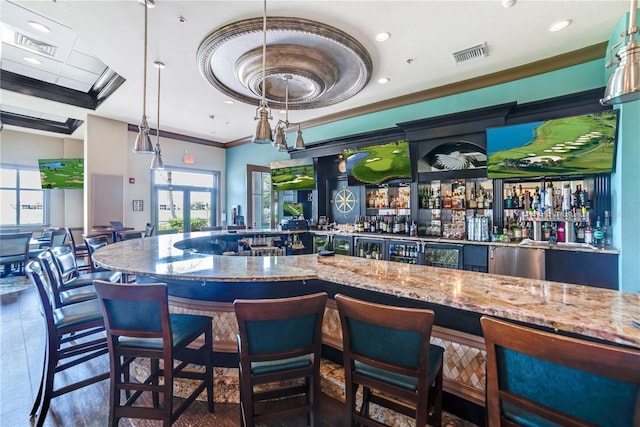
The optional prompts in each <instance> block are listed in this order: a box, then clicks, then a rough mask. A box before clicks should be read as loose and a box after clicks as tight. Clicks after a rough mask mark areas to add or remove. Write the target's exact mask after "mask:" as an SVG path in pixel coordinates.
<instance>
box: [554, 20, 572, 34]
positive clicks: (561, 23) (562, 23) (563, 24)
mask: <svg viewBox="0 0 640 427" xmlns="http://www.w3.org/2000/svg"><path fill="white" fill-rule="evenodd" d="M571 22H572V21H571V19H565V20H564V21H558V22H556V23H555V24H553V25H552V26H550V27H549V31H551V32H552V33H555V32H556V31H560V30H564V29H565V28H567V27H568V26H569V24H571Z"/></svg>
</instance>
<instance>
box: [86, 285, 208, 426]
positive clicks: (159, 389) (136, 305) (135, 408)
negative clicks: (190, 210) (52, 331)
mask: <svg viewBox="0 0 640 427" xmlns="http://www.w3.org/2000/svg"><path fill="white" fill-rule="evenodd" d="M94 287H95V289H96V292H97V294H98V299H99V301H100V303H101V306H102V310H103V313H104V319H105V327H106V331H107V342H108V345H109V356H110V360H111V363H110V365H111V375H110V385H111V388H110V392H109V402H110V403H109V424H110V425H111V426H117V425H118V421H119V420H120V418H144V419H152V420H162V425H163V426H164V427H168V426H170V425H171V424H173V423H174V422H175V421H176V420H177V419H178V417H180V415H181V414H182V413H183V412H184V411H185V410H186V409H187V408H188V407H189V405H190V404H191V403H192V402H193V401H194V400H195V399H196V398H197V397H198V396H199V395H200V393H202V392H203V391H204V390H205V389H206V391H207V404H208V409H209V412H213V409H214V407H213V362H212V345H213V333H212V330H211V323H212V320H213V319H212V318H211V317H208V316H197V315H192V314H177V313H171V314H169V301H168V295H167V285H166V284H164V283H154V284H145V285H135V286H131V285H126V284H116V283H109V282H104V281H101V280H96V281H95V282H94ZM200 338H203V339H200ZM192 347H193V348H192ZM136 359H149V360H150V368H151V372H150V374H149V376H148V377H147V378H146V379H145V380H143V381H141V382H137V381H130V380H129V377H128V370H129V365H130V364H131V362H133V361H134V360H136ZM161 360H162V368H161V367H160V361H161ZM176 360H179V361H180V362H179V363H176ZM190 364H197V365H203V366H204V372H194V371H187V370H185V368H186V367H187V366H188V365H190ZM160 377H163V382H162V384H160V381H159V379H160ZM176 378H189V379H192V380H195V381H198V386H197V387H196V388H195V389H193V390H192V391H191V392H190V394H189V396H188V397H187V398H186V399H185V400H184V401H183V402H182V403H181V404H180V405H178V407H177V408H176V409H175V410H174V409H173V388H174V379H176ZM122 391H124V392H125V397H126V399H125V400H124V402H123V401H122V393H121V392H122ZM131 392H133V393H131ZM145 392H146V393H151V395H152V401H153V407H150V406H142V405H141V404H140V403H138V404H136V405H134V404H135V403H136V402H138V399H139V398H140V396H142V395H143V393H145ZM160 393H162V404H160V396H159V395H160Z"/></svg>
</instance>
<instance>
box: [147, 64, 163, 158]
mask: <svg viewBox="0 0 640 427" xmlns="http://www.w3.org/2000/svg"><path fill="white" fill-rule="evenodd" d="M153 65H155V66H156V67H157V68H158V121H157V122H156V123H157V125H158V128H157V129H158V130H157V132H156V136H157V139H156V148H155V150H154V153H153V159H151V167H150V169H155V170H164V162H163V161H162V152H161V150H160V70H162V69H163V68H164V67H165V65H164V63H163V62H160V61H155V62H154V63H153Z"/></svg>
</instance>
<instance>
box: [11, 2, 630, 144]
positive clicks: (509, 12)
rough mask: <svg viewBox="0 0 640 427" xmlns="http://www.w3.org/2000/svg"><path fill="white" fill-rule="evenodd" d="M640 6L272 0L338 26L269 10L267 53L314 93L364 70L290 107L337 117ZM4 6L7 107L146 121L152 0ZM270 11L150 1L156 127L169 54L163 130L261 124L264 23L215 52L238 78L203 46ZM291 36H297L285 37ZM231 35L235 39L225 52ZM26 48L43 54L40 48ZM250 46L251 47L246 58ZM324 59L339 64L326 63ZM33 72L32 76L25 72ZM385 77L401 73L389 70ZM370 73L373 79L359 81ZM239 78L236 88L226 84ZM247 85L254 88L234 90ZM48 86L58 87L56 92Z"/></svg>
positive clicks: (571, 37) (226, 130) (473, 73)
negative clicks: (291, 24) (145, 1)
mask: <svg viewBox="0 0 640 427" xmlns="http://www.w3.org/2000/svg"><path fill="white" fill-rule="evenodd" d="M628 7H629V2H628V1H627V0H579V1H564V0H554V1H536V0H518V1H517V2H516V3H515V5H514V6H513V7H510V8H505V7H503V1H501V0H491V1H482V0H478V1H461V0H447V1H445V0H440V1H426V0H425V1H417V0H416V1H391V0H389V1H366V0H360V1H350V0H346V1H328V0H327V1H312V0H305V1H293V0H284V1H283V0H269V1H268V2H267V15H268V17H271V21H272V23H273V24H274V25H275V24H276V23H277V22H283V19H282V17H284V18H295V20H293V21H295V22H296V23H300V22H302V23H306V22H308V21H313V22H316V23H318V26H317V27H318V28H322V29H323V31H324V29H325V27H329V33H327V34H332V35H331V36H327V34H321V35H320V36H317V34H315V33H314V32H313V31H311V37H310V36H309V35H308V34H307V33H308V31H306V30H307V27H304V25H303V27H302V29H296V31H297V32H295V31H294V33H293V34H292V35H289V37H288V38H287V34H285V35H284V36H282V34H278V33H277V31H278V29H277V28H273V27H269V23H270V20H269V18H268V19H267V27H268V32H267V45H269V44H270V37H271V45H273V44H275V43H279V44H280V45H286V47H284V48H280V49H276V50H272V51H271V52H275V53H271V55H272V56H271V57H270V56H269V55H270V51H269V50H268V51H267V59H268V61H269V60H270V61H272V62H273V61H276V62H277V61H285V62H286V61H288V62H289V64H294V65H296V64H297V65H299V64H300V63H302V62H304V65H303V66H302V68H303V69H302V71H300V72H299V74H300V76H302V77H299V76H298V77H299V78H298V79H297V80H296V79H295V78H294V80H293V81H295V82H296V85H297V86H295V87H292V91H293V92H292V93H302V94H303V95H300V96H301V98H300V99H303V98H304V96H306V95H304V93H306V92H305V90H307V91H308V92H309V93H315V92H317V91H318V90H324V89H323V88H325V87H329V86H331V85H332V84H333V82H334V80H336V79H335V77H336V76H340V75H348V73H354V70H355V74H354V75H353V76H351V77H349V78H348V79H346V82H345V80H344V79H343V80H342V81H339V83H340V84H342V85H344V86H345V87H347V88H349V89H348V90H351V88H352V87H354V86H357V90H355V93H349V96H343V97H338V102H337V103H335V102H333V101H332V102H326V103H323V102H316V103H315V104H313V105H309V106H304V105H302V106H301V105H297V106H293V107H294V108H291V109H290V111H289V120H290V121H291V122H295V123H298V122H301V123H302V127H303V129H304V127H305V125H309V124H318V123H323V122H327V121H330V120H334V119H336V118H337V117H340V115H341V114H349V115H357V114H358V112H359V111H363V110H367V111H373V110H375V109H377V108H379V107H378V106H381V105H384V101H385V100H389V99H395V100H397V98H398V97H403V96H411V94H416V93H420V92H423V91H427V90H429V89H433V88H437V87H442V86H446V85H451V84H454V83H456V82H459V81H462V80H467V79H472V78H476V77H480V76H485V75H489V74H491V73H495V72H499V71H503V70H506V69H509V68H513V67H518V66H523V65H526V64H530V63H534V62H536V61H540V60H543V59H546V58H550V57H556V56H559V55H560V56H561V55H563V54H566V53H568V52H572V51H576V50H579V49H582V48H586V47H588V46H593V45H596V44H600V43H602V42H605V41H607V40H608V39H609V37H610V36H611V33H612V31H613V29H614V27H615V25H616V23H617V22H618V21H619V20H620V18H621V17H622V16H623V15H624V13H625V12H627V11H628ZM0 8H1V9H0V12H1V15H2V25H3V26H2V37H3V39H2V40H3V42H2V51H1V52H2V64H1V65H2V78H3V82H2V92H1V95H2V98H1V103H2V110H3V117H4V112H12V114H14V115H15V114H19V115H30V114H31V115H34V116H38V117H45V118H47V119H48V120H51V121H54V122H55V121H57V122H58V123H65V126H67V125H69V120H71V121H74V120H76V121H78V122H79V123H75V122H74V123H75V124H76V125H77V128H76V129H72V130H70V132H67V133H70V134H71V135H72V137H77V138H82V137H83V133H82V132H83V126H82V122H83V121H84V120H85V119H86V115H87V114H95V115H98V116H103V117H106V118H111V119H115V120H120V121H124V122H126V123H130V124H134V125H137V124H139V123H140V119H141V116H142V95H143V87H142V86H143V34H144V7H143V5H142V3H141V2H139V1H136V0H126V1H117V0H108V1H106V0H105V1H100V0H93V1H70V0H69V1H67V0H57V1H51V0H42V1H39V0H30V1H11V2H9V1H7V0H2V3H1V4H0ZM262 11H263V2H262V1H250V0H246V1H245V0H229V1H178V0H155V7H154V8H152V9H149V12H148V70H147V115H148V116H149V122H150V126H151V127H152V128H156V127H157V124H156V122H155V120H154V117H155V115H156V111H157V70H156V68H154V67H153V62H154V61H162V62H164V63H165V64H166V68H165V69H164V70H163V71H162V87H161V91H162V92H161V101H162V104H161V106H160V108H161V117H162V118H161V125H160V128H161V129H162V130H163V131H167V132H173V133H179V134H183V135H188V136H192V137H195V138H200V139H203V140H207V141H211V143H213V144H214V145H222V144H229V143H231V144H237V143H240V142H243V141H246V140H247V139H248V138H249V137H250V136H251V135H252V134H253V132H254V130H255V124H256V122H255V121H254V120H253V117H254V115H255V110H256V107H257V106H258V104H259V95H260V93H259V91H260V86H259V84H258V85H256V82H255V75H256V73H255V70H252V69H248V68H251V67H254V68H255V66H256V65H255V64H256V58H258V59H260V58H261V56H260V55H256V52H258V53H260V49H261V46H262V32H261V27H259V28H258V30H257V31H256V30H255V28H254V29H253V30H251V31H248V32H244V33H243V32H240V36H238V37H244V38H245V39H246V40H244V39H243V41H242V43H240V44H239V45H240V48H241V49H242V52H237V51H236V52H233V53H232V52H231V50H233V48H236V50H237V49H239V48H238V47H237V45H233V44H232V45H231V48H229V47H227V46H224V45H223V46H222V48H223V49H220V50H218V52H222V53H223V54H224V55H223V56H221V57H218V58H214V59H211V58H209V60H210V62H209V64H210V72H211V73H212V74H211V75H215V74H216V73H219V75H220V76H224V78H225V79H231V81H227V82H226V83H225V82H222V85H223V86H224V87H221V86H220V85H216V84H214V83H212V79H211V75H209V76H207V75H206V72H205V71H203V66H202V64H201V61H202V59H203V56H202V50H200V51H199V49H201V46H203V42H205V41H206V40H207V39H208V38H209V39H211V37H212V36H213V37H214V39H215V35H216V31H219V30H220V29H221V28H224V27H225V26H231V27H232V28H235V27H233V24H235V23H237V22H241V21H243V20H250V21H251V20H253V21H257V22H260V23H261V17H262ZM276 17H280V18H277V19H276ZM565 19H569V20H571V24H570V25H569V26H568V27H567V28H565V29H564V30H562V31H558V32H550V31H549V27H550V26H551V25H552V24H554V23H556V22H557V21H560V20H565ZM30 21H31V22H39V23H41V24H43V25H45V26H46V27H47V28H48V29H49V32H46V33H43V32H41V31H39V30H37V29H35V28H33V27H32V26H30V25H29V22H30ZM284 21H286V19H284ZM311 27H313V29H315V28H316V26H315V25H312V26H311ZM296 28H297V27H296ZM331 28H333V29H335V31H332V30H331ZM381 32H388V33H389V34H390V37H389V39H388V40H386V41H382V42H379V41H376V35H377V34H378V33H381ZM16 34H18V35H17V36H16ZM247 34H248V35H247ZM342 34H344V35H345V37H346V38H349V39H353V40H355V41H356V42H357V47H354V46H355V45H351V44H349V43H344V40H345V38H344V37H342V36H341V35H342ZM236 36H237V35H236ZM236 36H233V37H236ZM278 37H280V39H282V40H284V41H283V42H279V41H278V40H279V39H278ZM314 37H315V38H314ZM301 43H302V44H306V45H308V48H309V49H310V50H305V51H304V52H314V53H312V54H308V56H314V58H315V59H314V58H310V59H309V60H308V61H301V60H300V59H296V55H299V54H300V52H299V51H298V50H297V48H295V46H296V45H297V44H301ZM331 44H338V45H339V48H338V49H334V51H336V52H338V55H342V53H341V52H339V50H341V49H345V48H344V47H343V46H344V45H346V46H347V48H346V50H348V51H350V52H357V54H356V55H355V56H353V57H352V58H351V59H350V60H349V61H346V62H345V61H343V59H342V56H340V57H339V58H337V59H335V60H334V59H329V60H326V59H325V56H323V55H329V56H328V57H329V58H331V55H330V54H327V53H326V49H325V47H326V46H327V45H331ZM289 46H294V49H293V50H291V48H290V47H289ZM474 47H476V48H478V50H476V51H475V52H474V53H472V54H470V55H468V57H469V58H471V60H468V61H463V62H459V63H456V61H455V60H454V56H453V54H454V53H455V52H460V51H463V50H465V49H467V48H474ZM225 48H226V49H231V50H229V51H228V52H225V50H224V49H225ZM360 48H362V50H363V51H364V52H365V53H366V55H365V56H363V55H362V54H361V52H360V51H359V49H360ZM270 49H272V47H270ZM274 49H275V48H274ZM329 51H331V48H329ZM252 52H253V53H252ZM245 54H246V55H245ZM305 54H306V53H305ZM243 55H245V56H243ZM602 55H603V56H604V51H603V52H602ZM27 57H34V58H35V59H36V60H37V61H36V62H40V63H39V64H38V63H33V61H32V62H31V63H30V62H27V60H26V59H25V58H27ZM241 57H243V58H244V59H242V60H239V59H238V58H241ZM247 58H248V59H247ZM298 58H300V57H299V56H298ZM317 58H319V59H317ZM363 58H364V59H363ZM323 61H324V62H326V63H327V64H328V63H329V62H331V63H332V64H333V65H327V67H323V66H321V64H322V63H323ZM354 61H355V62H357V61H362V62H361V63H362V64H363V65H357V66H356V67H355V68H353V62H354ZM367 61H369V62H367ZM239 64H240V65H239ZM247 64H248V65H247ZM309 64H311V65H309ZM349 64H350V65H349ZM297 65H296V66H291V67H293V69H294V72H298V71H299V69H298V68H297ZM216 67H220V68H218V69H216ZM270 67H272V68H273V70H275V71H274V72H273V77H274V79H273V82H274V84H276V85H277V82H278V79H279V78H281V74H287V73H289V72H290V71H287V70H290V69H291V67H289V66H288V67H289V68H286V67H285V68H286V70H285V68H282V67H281V66H280V64H279V63H271V64H270ZM309 67H312V68H313V70H316V69H320V70H321V73H320V74H322V75H321V77H319V78H316V77H317V76H315V75H309V76H308V75H307V74H305V73H307V68H309ZM349 67H351V68H349ZM283 70H284V71H283ZM258 71H261V70H258ZM243 73H244V74H243ZM314 73H315V71H314ZM314 73H311V74H314ZM362 73H365V75H364V77H363V74H362ZM603 73H604V70H603ZM267 74H270V71H268V73H267ZM24 76H26V77H28V79H27V80H21V79H22V78H24ZM242 76H244V78H245V81H244V82H243V81H242V78H243V77H242ZM294 77H295V76H294ZM383 78H386V79H388V82H387V83H385V84H382V83H379V82H378V81H379V80H380V79H383ZM30 79H34V81H36V82H37V81H40V82H45V83H47V85H45V88H46V89H47V90H45V91H44V92H38V90H36V89H38V88H39V87H40V85H38V84H36V85H35V86H34V87H35V89H33V87H31V86H30V85H29V84H27V83H25V82H32V80H30ZM234 79H236V80H234ZM252 79H253V80H252ZM358 79H360V81H359V83H362V84H359V85H354V84H353V83H354V82H357V81H358ZM9 80H11V83H12V85H9V84H8V83H9ZM214 80H215V79H214ZM16 82H17V83H16ZM268 83H269V82H268ZM243 84H246V85H247V86H246V87H248V88H247V90H244V88H245V86H243ZM238 85H240V86H238ZM309 85H310V86H309ZM313 85H316V86H313ZM233 86H237V88H234V87H233ZM21 87H22V89H20V88H21ZM227 87H231V89H230V90H226V89H227ZM267 87H268V88H269V87H270V86H269V84H268V85H267ZM318 88H320V89H318ZM234 91H237V92H241V93H242V96H234ZM276 92H277V93H278V94H279V95H273V97H274V99H273V102H272V104H273V107H274V108H273V116H274V121H273V123H274V124H275V121H276V120H277V119H278V118H284V114H283V113H282V112H281V111H280V109H279V108H281V107H282V98H281V94H282V88H281V87H280V89H278V90H277V91H274V93H276ZM55 93H58V95H59V96H57V97H56V96H55ZM268 93H269V92H268ZM34 94H35V95H38V96H33V95H34ZM47 94H48V95H47ZM52 94H53V95H52ZM73 94H76V95H81V96H80V98H82V97H83V96H84V101H83V102H84V103H83V102H80V103H78V102H76V103H75V104H74V102H73V100H72V99H71V98H74V96H72V95H73ZM47 97H48V98H53V99H55V100H54V101H52V100H47V99H44V98H47ZM275 98H278V99H275ZM411 99H413V100H415V98H411ZM231 101H233V103H230V102H231ZM79 104H80V105H79ZM306 107H310V108H306ZM5 124H6V126H7V128H11V127H12V126H11V125H9V124H7V123H5ZM63 127H64V126H63ZM69 129H70V128H69Z"/></svg>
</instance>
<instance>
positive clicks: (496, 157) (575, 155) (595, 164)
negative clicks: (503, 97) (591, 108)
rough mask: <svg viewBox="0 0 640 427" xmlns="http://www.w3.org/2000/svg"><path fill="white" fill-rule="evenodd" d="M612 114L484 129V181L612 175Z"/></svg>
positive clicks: (614, 119) (614, 114)
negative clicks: (485, 139) (485, 152)
mask: <svg viewBox="0 0 640 427" xmlns="http://www.w3.org/2000/svg"><path fill="white" fill-rule="evenodd" d="M617 123H618V112H617V110H611V111H605V112H599V113H593V114H585V115H581V116H572V117H565V118H561V119H552V120H546V121H540V122H531V123H524V124H519V125H512V126H503V127H498V128H489V129H487V176H488V178H519V177H532V176H554V175H585V174H594V173H611V172H612V171H613V170H614V160H615V150H616V143H615V142H616V127H617Z"/></svg>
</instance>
